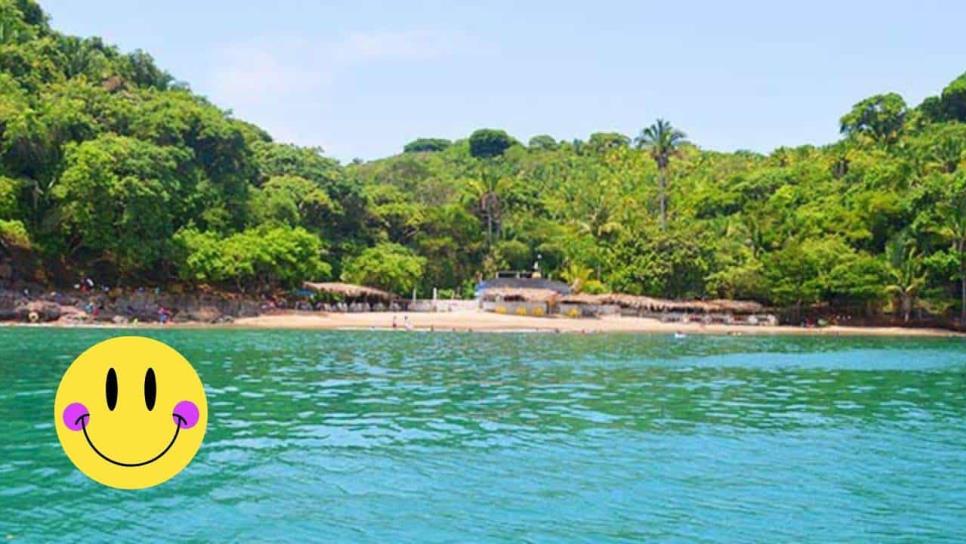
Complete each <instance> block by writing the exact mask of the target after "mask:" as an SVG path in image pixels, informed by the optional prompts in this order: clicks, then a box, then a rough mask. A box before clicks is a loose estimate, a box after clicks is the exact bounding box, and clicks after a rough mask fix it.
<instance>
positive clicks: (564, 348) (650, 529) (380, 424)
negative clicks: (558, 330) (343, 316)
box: [0, 328, 966, 542]
mask: <svg viewBox="0 0 966 544" xmlns="http://www.w3.org/2000/svg"><path fill="white" fill-rule="evenodd" d="M120 334H127V333H126V332H125V331H108V330H91V329H86V330H52V329H33V328H4V329H0V383H2V387H0V420H2V422H3V423H2V426H0V438H2V440H0V537H5V538H6V539H7V540H8V541H13V542H48V541H76V542H97V541H142V540H152V541H153V540H163V539H168V540H179V541H186V540H190V541H199V542H201V541H219V542H232V541H246V542H251V541H261V542H304V541H327V542H331V541H351V542H406V541H421V542H570V541H576V542H622V541H626V542H639V541H655V542H661V541H665V542H776V541H777V542H963V540H964V538H966V536H964V535H966V342H964V341H962V340H958V339H924V340H909V339H845V338H753V337H742V338H730V337H689V338H687V339H686V340H684V341H681V340H674V339H672V338H669V337H665V336H643V335H592V336H570V335H542V334H540V335H537V334H531V335H525V334H455V333H437V334H430V333H404V332H302V331H239V330H216V331H191V330H168V331H150V332H144V333H143V334H145V335H147V336H153V337H156V338H159V339H161V340H164V341H165V342H168V343H169V344H171V345H172V346H174V347H175V348H176V349H178V350H179V351H181V352H182V353H183V354H184V355H186V356H187V357H188V358H189V359H190V360H191V361H192V362H193V363H194V365H195V367H196V369H197V370H198V373H199V374H200V376H201V378H202V380H203V381H204V382H205V385H206V388H207V394H208V402H209V410H210V416H209V417H210V423H209V428H208V434H207V438H206V440H205V443H204V445H203V446H202V448H201V451H200V452H199V454H198V456H197V457H196V458H195V460H194V462H193V463H192V464H191V465H190V466H189V467H188V468H187V469H186V470H185V471H184V472H183V473H181V474H180V475H178V476H177V477H176V478H175V479H173V480H171V481H170V482H168V483H166V484H164V485H162V486H160V487H157V488H153V489H148V490H143V491H137V492H125V491H118V490H112V489H109V488H105V487H101V486H99V485H98V484H95V483H93V482H92V481H90V480H88V479H87V478H86V477H84V476H83V475H82V474H80V473H79V472H78V471H77V470H75V469H74V468H73V466H72V465H71V464H70V462H69V461H68V460H67V458H66V456H65V455H64V454H63V452H62V450H61V449H60V446H59V444H58V442H57V438H56V435H55V432H54V429H53V425H52V417H51V414H52V405H53V395H54V391H55V388H56V386H57V384H58V381H59V379H60V375H61V373H62V372H63V370H64V369H65V368H66V366H67V365H68V364H69V363H70V361H71V360H72V359H73V358H74V357H75V356H77V355H78V354H79V353H80V352H81V351H82V350H83V349H85V348H86V347H88V346H89V345H91V344H93V343H95V342H97V341H99V340H101V339H104V338H107V337H110V336H114V335H120Z"/></svg>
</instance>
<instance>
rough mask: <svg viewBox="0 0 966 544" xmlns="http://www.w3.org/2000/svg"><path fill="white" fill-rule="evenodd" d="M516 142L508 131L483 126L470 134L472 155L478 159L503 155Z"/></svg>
mask: <svg viewBox="0 0 966 544" xmlns="http://www.w3.org/2000/svg"><path fill="white" fill-rule="evenodd" d="M514 143H516V142H515V141H514V140H513V138H511V137H510V136H509V135H508V134H507V133H506V131H503V130H497V129H492V128H481V129H479V130H477V131H475V132H473V134H470V155H472V156H474V157H476V158H478V159H493V158H496V157H499V156H501V155H503V153H504V152H506V150H507V149H509V148H510V146H512V145H513V144H514Z"/></svg>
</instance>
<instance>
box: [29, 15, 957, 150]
mask: <svg viewBox="0 0 966 544" xmlns="http://www.w3.org/2000/svg"><path fill="white" fill-rule="evenodd" d="M40 2H41V5H42V6H43V7H44V9H45V10H46V11H47V12H48V13H49V14H50V15H51V23H52V25H53V26H54V27H55V28H56V29H58V30H60V31H62V32H65V33H68V34H75V35H81V36H91V35H97V36H102V37H104V38H105V39H106V40H108V41H109V42H112V43H114V44H116V45H118V46H119V47H120V48H121V49H122V50H124V51H130V50H133V49H143V50H145V51H147V52H149V53H150V54H151V55H153V56H154V58H155V60H156V61H157V62H158V64H159V65H160V66H161V67H162V68H164V69H165V70H167V71H168V72H170V73H171V74H172V75H174V76H175V78H176V79H178V80H181V81H185V82H187V83H188V84H189V85H190V87H191V88H192V90H194V91H195V92H197V93H199V94H202V95H205V96H207V97H208V98H209V99H210V100H211V101H212V102H214V103H215V104H217V105H218V106H219V107H221V108H224V109H228V110H231V111H232V112H234V115H235V116H236V117H239V118H241V119H245V120H247V121H251V122H254V123H256V124H258V125H260V126H261V127H263V128H265V129H266V130H268V131H269V132H270V133H271V134H272V135H273V137H274V138H275V139H276V140H279V141H284V142H294V143H298V144H300V145H310V146H320V147H322V148H323V149H325V151H326V153H327V154H328V155H330V156H333V157H335V158H337V159H340V160H342V161H344V162H345V161H349V160H352V159H353V158H362V159H366V160H369V159H375V158H379V157H383V156H387V155H391V154H395V153H398V152H400V151H401V150H402V146H403V145H405V144H406V142H409V141H411V140H413V139H415V138H418V137H442V138H450V139H457V138H464V137H466V136H468V135H469V134H470V133H471V132H472V131H473V130H475V129H477V128H483V127H490V128H502V129H505V130H507V131H508V132H509V133H510V134H511V135H512V136H514V137H516V138H518V139H520V140H522V141H524V142H525V141H527V140H528V139H529V138H530V137H532V136H534V135H537V134H550V135H551V136H553V137H555V138H557V139H566V140H571V139H574V138H581V139H586V138H587V137H588V136H589V135H590V134H591V133H593V132H597V131H617V132H621V133H624V134H626V135H628V136H635V135H636V134H638V133H639V132H640V130H641V128H642V127H644V126H647V125H649V124H651V123H652V122H654V120H655V119H656V118H658V117H661V118H665V119H668V120H670V121H671V122H672V123H673V124H674V125H675V126H676V127H679V128H681V129H682V130H684V131H685V132H686V133H687V134H688V137H689V139H690V140H692V141H693V142H695V143H696V144H698V145H699V146H701V147H703V148H707V149H716V150H721V151H732V150H736V149H747V150H754V151H760V152H768V151H771V150H772V149H774V148H776V147H779V146H783V145H801V144H806V143H811V144H824V143H828V142H831V141H834V140H836V139H837V138H838V119H839V118H840V117H841V116H842V115H843V114H844V113H846V112H847V111H848V110H849V108H850V107H851V106H852V105H853V104H855V103H856V102H858V101H859V100H861V99H863V98H866V97H868V96H871V95H873V94H877V93H883V92H890V91H892V92H898V93H899V94H901V95H902V96H903V97H904V98H905V99H906V101H907V102H908V103H909V104H910V106H914V105H916V104H918V103H919V102H920V101H922V99H923V98H925V97H926V96H930V95H934V94H938V93H939V92H940V91H941V89H942V88H943V87H944V86H945V85H946V84H947V83H948V82H949V81H951V80H953V79H955V78H956V77H957V76H959V75H960V74H961V73H963V72H964V71H966V40H963V39H962V21H964V20H966V2H959V1H955V0H950V1H948V2H933V1H930V0H919V1H918V2H915V3H901V2H888V1H871V2H865V1H843V0H837V1H834V2H828V1H824V0H821V1H815V0H810V1H808V2H780V1H776V0H772V1H767V2H742V1H740V0H735V1H730V2H721V1H696V0H692V1H689V2H668V1H666V0H664V1H650V0H639V1H607V0H595V1H593V2H587V1H586V0H582V1H579V2H569V1H566V0H556V1H554V2H544V1H538V0H531V1H527V2H511V1H499V0H492V1H487V2H481V1H476V2H468V1H463V2H457V1H455V0H451V1H448V2H447V1H436V2H430V1H426V2H420V1H402V0H397V1H393V2H376V1H368V0H352V1H314V2H310V1H299V0H275V1H268V0H265V1H240V0H232V1H226V0H203V1H199V0H194V1H186V0H166V1H153V2H143V1H134V0H84V1H83V2H80V1H77V0H40Z"/></svg>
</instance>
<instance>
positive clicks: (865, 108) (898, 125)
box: [840, 93, 907, 144]
mask: <svg viewBox="0 0 966 544" xmlns="http://www.w3.org/2000/svg"><path fill="white" fill-rule="evenodd" d="M906 114H907V109H906V101H905V100H903V99H902V97H901V96H899V95H898V94H896V93H888V94H879V95H875V96H873V97H870V98H866V99H865V100H863V101H861V102H859V103H858V104H856V105H855V106H853V107H852V111H850V112H849V113H847V114H846V115H845V116H843V117H842V119H841V121H840V124H841V130H842V132H843V133H845V134H848V135H850V136H854V135H860V134H861V135H867V136H869V137H871V138H872V139H873V140H874V141H876V142H878V143H883V144H892V143H895V141H896V140H897V139H898V138H899V133H900V132H901V131H902V126H903V124H904V123H905V120H906Z"/></svg>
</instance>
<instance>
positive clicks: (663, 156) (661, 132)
mask: <svg viewBox="0 0 966 544" xmlns="http://www.w3.org/2000/svg"><path fill="white" fill-rule="evenodd" d="M686 138H687V135H686V134H684V133H683V132H681V131H680V130H678V129H676V128H674V127H673V126H671V123H669V122H667V121H665V120H664V119H658V120H657V122H655V123H654V124H653V125H651V126H649V127H647V128H645V129H644V130H642V131H641V134H640V135H639V136H638V137H637V138H635V139H634V143H635V144H637V148H638V149H646V150H648V151H649V152H650V154H651V158H653V159H654V162H656V163H657V170H658V185H659V187H660V201H661V228H662V229H663V228H665V227H666V226H667V167H668V164H669V163H670V162H671V155H674V154H675V153H676V152H677V148H678V146H680V145H681V144H684V143H687V140H686Z"/></svg>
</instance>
